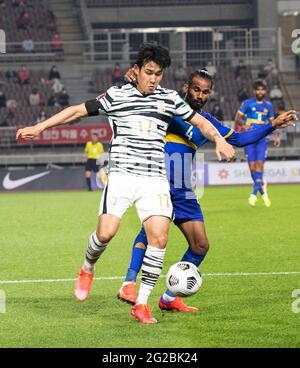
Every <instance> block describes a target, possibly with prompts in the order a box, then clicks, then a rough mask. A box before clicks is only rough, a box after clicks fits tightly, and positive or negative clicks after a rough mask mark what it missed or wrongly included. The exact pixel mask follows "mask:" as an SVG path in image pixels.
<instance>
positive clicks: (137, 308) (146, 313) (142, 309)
mask: <svg viewBox="0 0 300 368" xmlns="http://www.w3.org/2000/svg"><path fill="white" fill-rule="evenodd" d="M151 312H152V309H151V307H150V305H146V304H138V305H134V306H133V307H132V308H131V318H133V319H137V320H139V321H140V322H141V323H146V324H153V323H157V320H156V319H155V318H154V317H152V315H151Z"/></svg>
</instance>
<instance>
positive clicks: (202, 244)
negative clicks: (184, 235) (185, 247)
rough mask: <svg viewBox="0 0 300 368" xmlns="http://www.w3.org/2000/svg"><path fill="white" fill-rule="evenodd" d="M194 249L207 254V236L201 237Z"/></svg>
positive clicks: (196, 251)
mask: <svg viewBox="0 0 300 368" xmlns="http://www.w3.org/2000/svg"><path fill="white" fill-rule="evenodd" d="M192 249H193V251H194V252H195V253H198V254H206V253H207V252H208V251H209V242H208V239H207V238H203V239H199V241H197V242H196V243H195V244H194V246H193V247H192Z"/></svg>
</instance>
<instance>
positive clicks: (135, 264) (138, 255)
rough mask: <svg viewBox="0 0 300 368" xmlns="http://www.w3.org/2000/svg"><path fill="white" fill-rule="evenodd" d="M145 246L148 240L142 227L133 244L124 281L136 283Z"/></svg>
mask: <svg viewBox="0 0 300 368" xmlns="http://www.w3.org/2000/svg"><path fill="white" fill-rule="evenodd" d="M147 244H148V240H147V236H146V232H145V230H144V228H143V227H142V229H141V231H140V232H139V234H138V236H137V237H136V239H135V241H134V243H133V247H132V253H131V260H130V266H129V268H128V271H127V274H126V277H125V281H136V278H137V275H138V273H139V272H140V269H141V267H142V263H143V259H144V255H145V252H146V249H147Z"/></svg>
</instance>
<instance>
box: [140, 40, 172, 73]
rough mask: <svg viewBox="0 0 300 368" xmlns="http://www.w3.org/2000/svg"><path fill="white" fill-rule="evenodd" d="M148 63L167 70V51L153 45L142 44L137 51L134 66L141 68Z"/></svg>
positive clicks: (168, 58) (168, 57)
mask: <svg viewBox="0 0 300 368" xmlns="http://www.w3.org/2000/svg"><path fill="white" fill-rule="evenodd" d="M150 61H153V62H154V63H156V64H157V65H159V66H160V67H161V68H162V69H166V68H168V67H169V66H170V65H171V58H170V54H169V51H168V50H167V49H165V48H164V47H162V46H159V45H157V44H155V43H144V44H143V45H142V46H141V47H140V49H139V52H138V55H137V59H136V62H135V64H137V66H138V67H139V68H141V67H142V66H143V65H145V64H146V63H148V62H150Z"/></svg>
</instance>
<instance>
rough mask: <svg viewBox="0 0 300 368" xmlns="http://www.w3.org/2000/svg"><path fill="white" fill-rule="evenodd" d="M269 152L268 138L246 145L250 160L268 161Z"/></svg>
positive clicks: (246, 152) (246, 153)
mask: <svg viewBox="0 0 300 368" xmlns="http://www.w3.org/2000/svg"><path fill="white" fill-rule="evenodd" d="M267 153H268V141H267V139H266V138H263V139H261V140H260V141H258V142H256V143H253V144H249V145H248V146H246V147H245V155H246V156H247V160H248V162H255V161H266V159H267Z"/></svg>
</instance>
